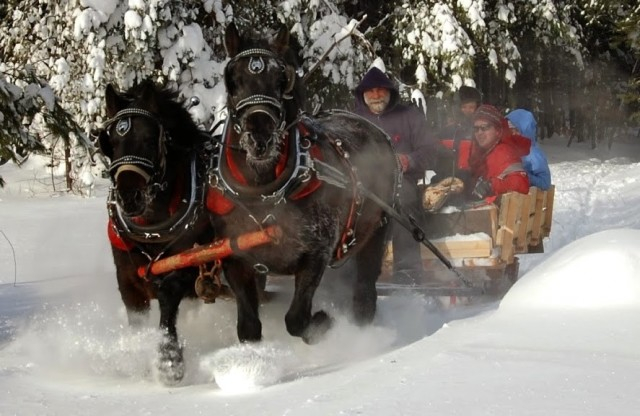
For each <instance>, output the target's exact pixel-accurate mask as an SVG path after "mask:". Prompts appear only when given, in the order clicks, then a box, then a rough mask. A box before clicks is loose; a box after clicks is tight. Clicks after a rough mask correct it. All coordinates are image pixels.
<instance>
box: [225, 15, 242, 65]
mask: <svg viewBox="0 0 640 416" xmlns="http://www.w3.org/2000/svg"><path fill="white" fill-rule="evenodd" d="M224 48H225V49H226V51H227V56H228V57H229V58H233V57H234V56H236V55H237V54H238V51H239V50H240V34H239V33H238V29H237V28H236V25H235V23H231V24H229V26H227V29H226V30H225V32H224Z"/></svg>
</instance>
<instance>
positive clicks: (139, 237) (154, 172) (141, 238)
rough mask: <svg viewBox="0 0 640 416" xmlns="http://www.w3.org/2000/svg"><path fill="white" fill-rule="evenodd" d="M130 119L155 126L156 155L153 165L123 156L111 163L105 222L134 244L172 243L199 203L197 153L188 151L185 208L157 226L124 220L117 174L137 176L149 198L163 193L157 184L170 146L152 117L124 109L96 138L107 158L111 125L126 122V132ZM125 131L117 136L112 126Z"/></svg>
mask: <svg viewBox="0 0 640 416" xmlns="http://www.w3.org/2000/svg"><path fill="white" fill-rule="evenodd" d="M132 117H146V118H148V119H151V120H153V121H154V122H155V123H157V125H158V127H159V133H158V152H157V155H156V158H157V162H156V161H153V160H151V159H148V158H145V157H141V156H135V155H127V156H122V157H119V158H117V159H114V160H112V161H111V163H110V165H109V174H110V176H111V182H112V186H111V189H110V190H109V196H108V199H107V210H108V213H109V218H111V220H112V221H113V223H114V226H115V227H116V229H117V232H118V233H119V234H121V235H122V236H123V237H126V238H128V239H130V240H132V241H135V242H137V243H170V242H173V241H175V240H176V239H177V238H178V237H179V236H180V235H181V234H182V233H183V232H184V231H185V230H186V229H187V228H188V227H189V226H191V225H192V223H193V222H194V220H195V218H196V216H197V211H198V210H197V207H198V206H199V204H198V198H200V199H202V198H203V195H201V194H202V186H201V185H200V184H199V183H198V182H197V176H198V173H197V152H196V151H195V150H192V151H190V153H191V155H190V162H189V175H190V178H189V196H188V198H187V201H186V202H187V205H186V207H184V208H182V209H181V210H180V211H179V212H177V213H176V214H175V215H171V216H170V217H169V218H167V219H166V220H164V221H161V222H160V223H157V224H151V225H143V224H139V223H137V222H136V221H135V220H134V219H132V218H130V217H129V216H127V215H126V214H125V213H124V212H123V210H122V207H121V206H120V204H119V203H118V200H117V197H116V193H117V187H116V181H117V178H118V176H119V175H120V174H122V173H123V172H126V171H130V172H135V173H138V174H140V175H141V176H142V177H143V178H145V181H146V183H147V190H148V192H149V193H151V194H152V198H153V194H154V193H155V192H157V191H158V190H160V191H163V190H165V189H166V187H167V184H166V183H161V182H162V181H163V180H164V179H165V174H166V167H167V145H168V144H170V143H171V137H170V135H169V134H168V132H167V131H166V129H165V128H164V126H163V124H162V122H161V121H160V119H159V118H158V117H157V116H156V115H154V114H153V113H151V112H149V111H147V110H143V109H141V108H135V107H133V108H125V109H123V110H120V111H118V113H116V115H115V116H113V117H112V118H110V119H108V120H106V121H105V122H104V123H103V126H102V129H101V131H100V132H99V136H98V145H99V148H100V151H101V152H102V153H103V154H105V156H107V157H109V153H110V152H109V151H108V150H107V149H108V147H107V144H108V140H109V135H110V133H109V132H110V130H111V126H112V125H113V124H114V123H117V122H121V121H123V120H127V123H128V128H130V126H131V118H132ZM128 128H127V130H125V131H123V132H121V133H118V132H117V129H118V126H117V125H116V133H118V134H121V135H122V136H124V135H125V134H126V133H127V132H128Z"/></svg>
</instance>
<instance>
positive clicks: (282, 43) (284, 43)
mask: <svg viewBox="0 0 640 416" xmlns="http://www.w3.org/2000/svg"><path fill="white" fill-rule="evenodd" d="M273 47H274V48H275V49H276V53H278V54H280V55H282V54H284V52H285V51H286V50H287V49H288V48H289V28H288V27H287V26H285V25H280V30H279V31H278V34H277V35H276V37H275V39H274V40H273Z"/></svg>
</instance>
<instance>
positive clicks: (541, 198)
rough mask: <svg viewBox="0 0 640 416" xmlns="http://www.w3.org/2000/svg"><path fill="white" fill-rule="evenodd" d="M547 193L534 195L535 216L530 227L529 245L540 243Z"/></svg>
mask: <svg viewBox="0 0 640 416" xmlns="http://www.w3.org/2000/svg"><path fill="white" fill-rule="evenodd" d="M547 194H548V192H547V191H540V192H538V193H537V195H536V203H535V214H534V217H533V223H532V226H531V240H530V241H529V244H530V245H533V246H536V245H538V244H539V243H540V239H541V238H540V236H541V235H542V224H543V223H544V218H545V212H546V211H545V208H546V204H547Z"/></svg>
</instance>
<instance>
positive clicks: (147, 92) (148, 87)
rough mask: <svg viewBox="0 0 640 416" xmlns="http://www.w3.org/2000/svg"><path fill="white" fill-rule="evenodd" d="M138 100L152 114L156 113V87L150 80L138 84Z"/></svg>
mask: <svg viewBox="0 0 640 416" xmlns="http://www.w3.org/2000/svg"><path fill="white" fill-rule="evenodd" d="M140 91H141V92H140V99H141V100H142V102H144V103H145V104H146V106H147V108H148V109H149V111H151V112H152V113H158V112H159V111H158V97H157V94H156V85H155V84H154V83H153V82H152V81H150V80H144V81H143V82H142V83H141V84H140Z"/></svg>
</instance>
